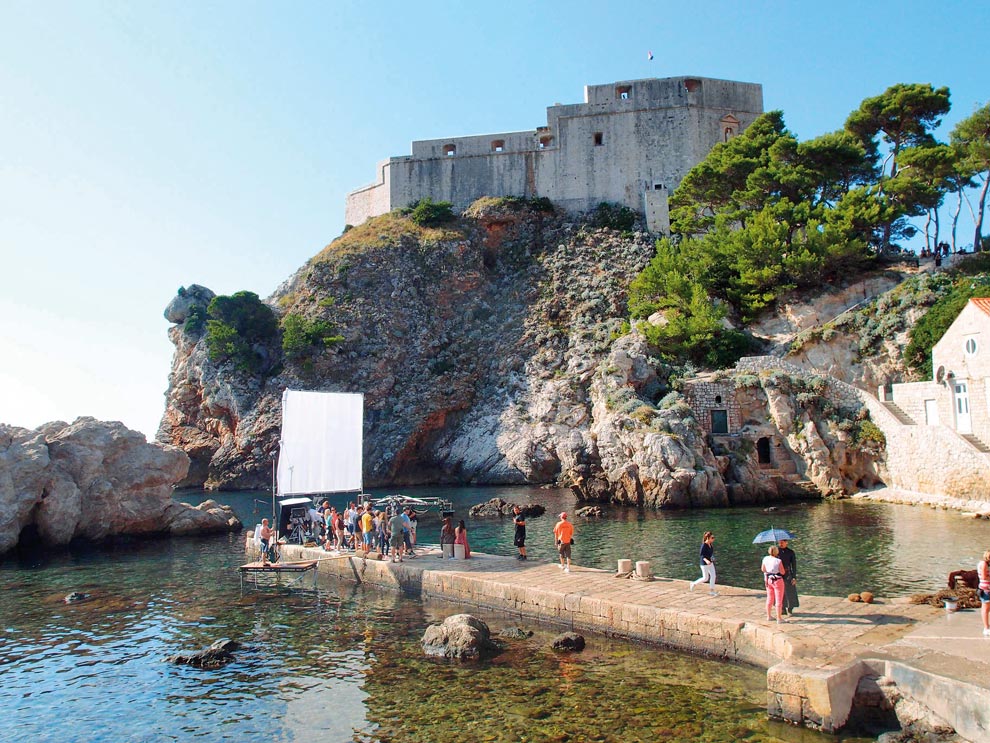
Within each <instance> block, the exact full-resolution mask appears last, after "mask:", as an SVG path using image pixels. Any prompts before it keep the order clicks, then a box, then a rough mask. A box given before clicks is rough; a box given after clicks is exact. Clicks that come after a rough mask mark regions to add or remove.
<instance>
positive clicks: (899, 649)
mask: <svg viewBox="0 0 990 743" xmlns="http://www.w3.org/2000/svg"><path fill="white" fill-rule="evenodd" d="M247 546H248V549H249V550H250V549H252V542H251V538H250V534H249V535H248V542H247ZM282 554H283V559H286V560H313V559H316V560H320V562H319V563H318V570H319V571H320V572H321V573H323V574H327V575H333V576H336V577H338V578H341V579H344V580H348V581H358V582H361V583H367V584H369V585H373V586H377V587H380V588H386V589H391V590H401V591H403V592H405V593H408V594H410V595H413V596H422V597H429V598H438V599H445V600H449V601H454V602H458V603H462V604H466V605H468V606H474V607H479V608H484V609H490V610H494V611H499V612H507V613H509V614H511V615H515V616H518V617H520V618H526V619H530V620H537V621H539V622H545V623H549V624H553V625H558V626H561V627H567V628H573V629H580V630H587V631H592V632H598V633H602V634H606V635H611V636H615V637H622V638H627V639H631V640H639V641H642V642H646V643H651V644H655V645H660V646H666V647H672V648H677V649H681V650H688V651H693V652H699V653H704V654H706V655H709V656H713V657H717V658H724V659H727V660H734V661H742V662H746V663H751V664H755V665H758V666H761V667H763V668H766V669H767V692H768V693H767V711H768V714H769V715H770V716H771V717H773V718H777V719H782V720H786V721H788V722H792V723H795V724H799V725H805V726H808V727H813V728H817V729H820V730H823V731H826V732H835V731H837V730H840V729H841V728H842V727H844V726H845V724H846V723H847V722H848V720H849V718H850V714H851V713H852V711H853V700H854V698H855V697H856V694H857V690H866V689H867V688H869V686H870V685H875V684H876V682H877V680H878V679H879V680H881V682H889V681H893V682H894V683H896V685H897V689H898V691H899V692H900V693H901V694H902V695H904V696H907V697H910V698H912V699H914V700H916V701H918V702H920V703H921V704H923V705H925V706H927V707H928V708H929V709H931V710H932V711H933V712H935V713H936V714H937V715H939V716H940V717H942V718H943V719H944V720H945V721H946V722H947V723H948V724H950V725H952V726H953V727H954V728H955V730H956V732H957V733H958V734H959V735H961V736H962V737H964V738H967V739H968V740H970V741H973V743H977V742H985V741H990V688H988V684H990V638H984V637H983V636H982V625H981V624H980V617H979V612H978V611H966V612H959V613H956V614H951V615H949V614H947V613H946V612H945V611H944V610H939V609H935V608H933V607H931V606H926V605H912V604H908V603H906V602H904V601H902V600H894V601H890V600H883V599H878V600H877V601H876V602H875V603H873V604H864V603H852V602H850V601H848V600H847V599H846V598H839V597H829V596H805V595H802V596H801V607H800V610H799V613H798V615H797V616H796V617H793V618H792V617H788V618H787V621H785V622H783V623H781V624H779V625H778V624H777V623H776V622H773V621H767V620H766V613H765V610H764V603H765V593H764V592H763V591H754V590H752V589H746V588H735V587H732V586H718V595H717V596H709V595H708V591H707V590H706V589H707V586H703V587H701V588H700V589H699V590H697V591H694V592H692V591H690V590H689V584H688V582H687V581H683V580H675V579H670V578H662V577H655V578H654V579H653V580H636V579H634V578H633V577H626V578H618V577H616V575H615V574H613V573H611V572H608V571H604V570H596V569H592V568H582V567H577V566H573V565H572V566H571V572H570V573H568V574H564V573H562V572H561V570H560V569H559V568H558V566H557V565H556V564H555V563H547V562H540V561H535V560H534V561H528V562H520V561H518V560H516V559H515V558H513V557H499V556H493V555H484V554H478V553H472V557H471V559H470V560H450V559H444V560H442V559H440V553H439V549H431V548H425V549H421V550H420V554H419V556H418V557H416V558H414V559H407V560H406V561H405V562H402V563H390V562H387V561H378V560H376V559H362V558H361V557H353V556H351V557H347V556H344V557H332V558H331V559H322V558H327V557H330V556H331V554H332V553H326V552H323V551H322V550H320V549H307V548H303V547H298V546H294V545H286V546H283V547H282ZM633 576H635V573H633Z"/></svg>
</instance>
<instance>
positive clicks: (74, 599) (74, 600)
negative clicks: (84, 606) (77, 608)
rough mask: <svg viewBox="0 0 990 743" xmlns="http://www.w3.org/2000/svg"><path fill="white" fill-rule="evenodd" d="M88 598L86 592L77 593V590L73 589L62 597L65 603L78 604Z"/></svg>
mask: <svg viewBox="0 0 990 743" xmlns="http://www.w3.org/2000/svg"><path fill="white" fill-rule="evenodd" d="M88 599H89V594H88V593H79V592H78V591H73V592H72V593H70V594H69V595H68V596H66V597H65V598H64V599H62V600H63V601H64V602H65V603H67V604H78V603H81V602H83V601H87V600H88Z"/></svg>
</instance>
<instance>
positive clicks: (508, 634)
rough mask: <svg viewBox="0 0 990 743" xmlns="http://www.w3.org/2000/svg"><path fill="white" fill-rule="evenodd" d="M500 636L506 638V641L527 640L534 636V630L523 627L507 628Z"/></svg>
mask: <svg viewBox="0 0 990 743" xmlns="http://www.w3.org/2000/svg"><path fill="white" fill-rule="evenodd" d="M498 636H499V637H504V638H505V639H506V640H527V639H529V638H530V637H532V636H533V630H530V629H523V628H522V627H506V628H505V629H503V630H502V631H501V632H499V633H498Z"/></svg>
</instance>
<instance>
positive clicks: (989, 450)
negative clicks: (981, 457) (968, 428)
mask: <svg viewBox="0 0 990 743" xmlns="http://www.w3.org/2000/svg"><path fill="white" fill-rule="evenodd" d="M959 435H960V436H961V437H962V438H964V439H966V441H967V442H968V443H969V445H970V446H972V447H973V448H974V449H976V450H977V451H979V452H983V453H984V454H990V446H987V444H986V442H984V441H983V439H981V438H979V437H978V436H974V435H973V434H971V433H961V434H959Z"/></svg>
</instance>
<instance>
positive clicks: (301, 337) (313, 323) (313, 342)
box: [282, 313, 344, 361]
mask: <svg viewBox="0 0 990 743" xmlns="http://www.w3.org/2000/svg"><path fill="white" fill-rule="evenodd" d="M343 340H344V336H342V335H339V334H338V333H337V332H336V329H335V328H334V326H333V324H331V323H329V322H327V321H326V320H307V319H306V318H305V317H303V316H302V315H296V314H292V313H290V314H288V315H286V316H285V317H284V318H282V351H283V352H284V353H285V357H286V358H287V359H290V360H292V361H298V360H299V359H303V358H306V357H308V356H310V355H312V354H313V352H314V351H316V350H318V349H321V348H326V347H327V346H332V345H333V344H335V343H340V342H341V341H343Z"/></svg>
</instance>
